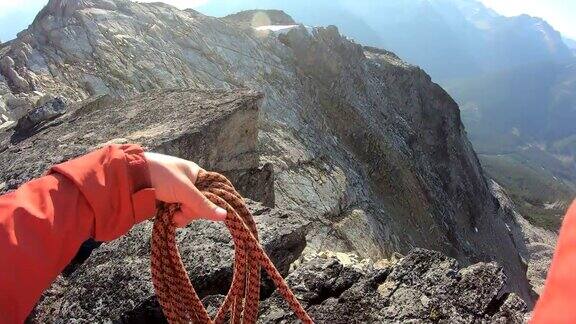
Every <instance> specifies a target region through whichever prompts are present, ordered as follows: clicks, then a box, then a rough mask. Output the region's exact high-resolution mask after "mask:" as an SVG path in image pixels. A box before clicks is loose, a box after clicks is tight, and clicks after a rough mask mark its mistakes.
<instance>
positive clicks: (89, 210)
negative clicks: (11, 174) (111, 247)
mask: <svg viewBox="0 0 576 324" xmlns="http://www.w3.org/2000/svg"><path fill="white" fill-rule="evenodd" d="M199 170H200V168H199V167H198V166H197V165H196V164H194V163H192V162H189V161H185V160H182V159H178V158H174V157H170V156H165V155H160V154H153V153H144V152H143V151H142V149H141V148H140V147H139V146H137V145H111V146H107V147H104V148H102V149H100V150H97V151H94V152H92V153H90V154H88V155H85V156H82V157H80V158H77V159H74V160H71V161H68V162H65V163H63V164H60V165H57V166H54V167H53V168H52V169H51V170H50V172H49V174H48V175H46V176H44V177H42V178H39V179H36V180H33V181H30V182H28V183H26V184H24V185H22V186H21V187H20V188H19V189H17V190H16V191H14V192H11V193H9V194H7V195H4V196H1V197H0V260H2V263H3V264H2V266H0V318H1V320H0V322H3V323H4V321H5V322H7V323H22V322H23V321H24V319H25V318H26V316H28V313H29V312H30V311H31V309H32V308H33V307H34V305H35V303H36V302H37V300H38V298H39V297H40V295H41V294H42V292H43V291H44V289H46V288H47V287H48V286H49V285H50V284H51V282H52V281H53V280H54V279H55V278H56V277H57V276H58V274H59V273H60V272H61V271H62V270H63V269H64V267H65V266H66V265H67V264H68V263H69V262H70V260H71V259H72V258H73V257H74V255H75V254H76V252H77V251H78V248H79V247H80V245H81V244H82V242H84V241H85V240H86V239H88V238H90V237H92V238H94V239H96V240H98V241H110V240H113V239H116V238H118V237H120V236H122V235H123V234H125V233H126V232H128V230H130V228H131V227H132V226H133V225H134V224H137V223H139V222H141V221H143V220H145V219H147V218H149V217H151V216H152V215H153V214H154V210H155V198H156V199H158V200H162V201H166V202H174V203H181V204H182V212H181V213H179V214H178V215H177V217H176V218H175V219H174V221H175V222H176V223H177V224H178V225H179V226H185V225H186V224H188V223H189V222H190V221H191V220H193V219H196V218H207V219H213V220H223V219H224V218H225V216H226V212H225V211H224V210H222V209H219V208H217V207H216V206H215V205H213V204H212V203H210V202H209V201H206V200H205V199H204V197H203V196H202V195H201V194H200V193H199V192H198V190H197V189H196V187H195V186H194V182H195V180H196V175H197V173H198V171H199Z"/></svg>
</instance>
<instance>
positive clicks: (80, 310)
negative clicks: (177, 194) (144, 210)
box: [30, 201, 307, 323]
mask: <svg viewBox="0 0 576 324" xmlns="http://www.w3.org/2000/svg"><path fill="white" fill-rule="evenodd" d="M249 208H250V210H251V211H252V213H253V214H254V215H255V220H256V223H257V225H258V230H259V232H260V236H261V238H262V244H263V246H264V248H265V250H266V252H267V253H268V255H269V256H270V258H271V259H272V260H273V262H274V263H275V265H276V267H277V268H278V270H279V271H280V272H281V273H283V274H284V275H286V274H287V273H288V269H289V266H290V264H291V263H292V262H294V261H295V260H296V259H298V257H299V256H300V255H301V253H302V250H303V249H304V247H305V245H306V240H305V237H306V225H307V223H306V221H304V219H303V218H302V217H300V216H298V214H297V213H295V212H294V211H287V210H272V209H270V208H268V207H264V206H262V205H260V204H258V203H255V202H252V201H249ZM151 233H152V223H151V222H146V223H143V224H140V225H138V226H137V227H135V228H134V229H133V230H132V231H131V232H130V233H129V234H128V235H126V236H124V237H122V238H120V239H118V240H116V241H114V242H112V243H110V244H104V245H103V246H102V247H100V248H98V249H97V250H95V251H94V252H93V253H92V255H91V256H90V258H89V259H88V260H87V261H86V262H85V263H84V264H83V265H82V266H81V267H80V268H79V269H78V270H76V271H75V272H74V273H73V274H72V275H71V276H69V277H66V278H65V277H60V278H59V279H58V281H57V283H56V284H55V285H53V287H52V288H51V289H50V290H49V291H48V292H47V293H46V294H45V295H44V297H43V300H42V301H41V302H40V304H39V305H38V306H37V308H36V310H35V311H34V313H33V314H32V315H31V317H30V320H32V321H34V322H40V323H44V322H52V323H69V322H70V321H73V322H74V321H78V322H105V321H107V320H116V321H124V322H130V323H141V321H139V319H140V318H142V315H143V313H144V314H146V312H147V311H146V309H147V308H148V307H150V308H152V309H153V310H155V311H152V312H151V313H150V314H148V316H146V317H145V318H144V319H145V320H146V321H148V322H155V320H162V321H164V317H163V316H162V315H161V312H162V311H161V310H160V308H159V305H158V304H157V302H156V298H155V296H154V289H153V286H152V279H151V274H150V245H149V241H150V237H151ZM177 241H178V242H179V248H180V254H181V255H182V258H183V261H184V264H185V265H186V268H187V270H188V273H189V275H190V278H191V280H192V283H193V284H194V287H195V289H196V291H197V293H198V294H199V296H201V297H204V296H207V295H213V294H225V293H227V291H228V288H229V287H230V283H231V280H232V265H233V253H232V242H231V239H230V234H229V233H228V230H227V229H226V228H225V226H224V225H223V224H216V223H211V222H195V223H194V224H192V225H191V226H189V227H187V228H185V229H182V230H180V231H179V232H178V236H177ZM120 265H121V266H120ZM263 292H264V294H268V295H270V293H271V290H270V286H269V284H267V286H264V289H263ZM154 314H156V315H154Z"/></svg>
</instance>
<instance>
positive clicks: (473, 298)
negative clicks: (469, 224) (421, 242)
mask: <svg viewBox="0 0 576 324" xmlns="http://www.w3.org/2000/svg"><path fill="white" fill-rule="evenodd" d="M287 280H288V282H289V283H290V284H291V285H292V286H293V287H294V291H295V293H296V295H297V296H298V298H299V299H300V300H301V301H302V303H303V305H304V306H305V307H306V309H307V310H308V312H309V313H310V316H312V318H313V319H314V320H315V321H317V322H318V323H433V322H441V323H523V322H524V315H525V311H526V305H525V304H524V302H522V300H521V299H520V298H518V296H516V295H514V294H508V293H505V292H504V291H505V289H504V287H505V276H504V275H503V272H502V269H501V268H500V267H498V266H497V265H496V264H494V263H478V264H475V265H472V266H469V267H467V268H461V267H460V266H459V265H458V263H457V262H456V260H454V259H451V258H447V257H446V256H444V255H442V254H440V253H437V252H432V251H428V250H419V249H417V250H414V251H413V252H411V253H410V254H408V255H407V256H406V257H405V258H403V259H401V260H400V261H399V262H398V263H386V264H376V265H375V266H374V265H367V266H363V267H361V268H358V267H354V265H350V264H348V265H346V264H343V263H342V262H340V261H339V260H338V259H337V258H335V257H328V258H325V257H315V258H313V259H312V260H310V261H308V262H306V263H304V264H303V265H302V266H301V267H299V268H297V269H296V270H295V271H294V272H293V273H291V274H290V275H289V276H288V278H287ZM260 320H261V321H262V322H264V323H291V322H297V321H296V320H295V318H294V315H293V314H292V312H291V311H289V310H288V308H287V306H286V304H285V302H284V301H283V300H282V298H281V297H280V296H279V295H278V294H277V293H274V294H273V295H272V296H271V297H270V298H269V299H267V300H265V301H264V303H263V308H262V312H261V315H260Z"/></svg>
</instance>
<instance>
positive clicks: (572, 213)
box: [531, 201, 576, 324]
mask: <svg viewBox="0 0 576 324" xmlns="http://www.w3.org/2000/svg"><path fill="white" fill-rule="evenodd" d="M531 323H559V324H561V323H576V201H575V202H574V203H573V204H572V207H570V209H569V210H568V213H567V214H566V217H565V218H564V221H563V222H562V229H561V230H560V236H559V238H558V243H557V245H556V251H555V252H554V258H553V259H552V265H551V266H550V270H549V271H548V277H547V278H546V286H545V287H544V292H543V293H542V295H541V296H540V299H539V300H538V303H537V304H536V308H535V309H534V314H533V316H532V321H531Z"/></svg>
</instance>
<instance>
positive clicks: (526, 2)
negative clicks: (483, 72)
mask: <svg viewBox="0 0 576 324" xmlns="http://www.w3.org/2000/svg"><path fill="white" fill-rule="evenodd" d="M154 1H158V0H143V2H154ZM160 1H162V2H166V3H169V4H172V5H174V6H176V7H179V8H182V9H184V8H196V9H198V10H200V11H202V5H205V4H207V3H208V2H210V1H211V0H160ZM228 1H229V2H230V3H233V2H237V1H242V0H228ZM287 1H288V0H287ZM311 1H314V0H311ZM481 1H482V2H483V3H484V4H486V5H487V6H488V7H491V8H492V9H494V10H496V11H497V12H499V13H501V14H503V15H507V16H512V15H519V14H523V13H526V14H529V15H532V16H537V17H541V18H544V19H545V20H546V21H548V22H549V23H550V24H551V25H552V26H554V28H556V29H557V30H559V31H560V32H561V33H562V34H563V35H564V36H567V37H569V38H572V39H576V0H481ZM47 2H48V1H47V0H0V40H3V41H6V40H9V39H12V38H14V37H16V33H18V32H19V31H21V30H23V29H25V28H26V27H27V26H28V25H29V24H30V23H31V22H32V20H34V17H35V16H36V14H37V13H38V11H40V9H42V7H43V6H44V4H46V3H47ZM359 5H361V1H359ZM208 14H209V13H208Z"/></svg>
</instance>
